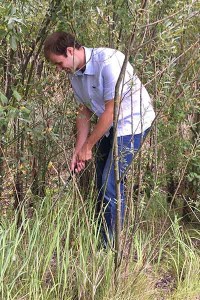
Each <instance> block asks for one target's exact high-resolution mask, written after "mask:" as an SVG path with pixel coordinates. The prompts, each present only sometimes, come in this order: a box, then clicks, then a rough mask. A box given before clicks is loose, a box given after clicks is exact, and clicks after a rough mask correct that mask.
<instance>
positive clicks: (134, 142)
mask: <svg viewBox="0 0 200 300" xmlns="http://www.w3.org/2000/svg"><path fill="white" fill-rule="evenodd" d="M146 133H147V131H146V132H145V133H144V134H143V135H142V134H136V135H134V136H132V135H128V136H122V137H118V154H119V172H120V176H122V175H123V173H124V171H125V170H126V168H127V167H128V166H129V165H130V163H131V162H132V159H133V155H134V153H135V152H137V151H138V149H139V147H140V145H141V142H142V140H143V138H144V136H145V135H146ZM114 178H115V176H114V162H113V156H112V149H111V150H110V152H109V155H108V158H107V161H106V164H105V167H104V171H103V176H102V185H103V191H104V193H103V204H104V213H103V218H104V221H105V222H104V231H103V236H104V240H105V242H106V243H107V237H108V236H109V238H111V239H112V238H113V235H114V231H115V220H116V192H115V179H114ZM120 192H121V222H122V225H123V220H124V212H125V187H124V179H123V180H122V181H121V183H120ZM105 225H106V226H105Z"/></svg>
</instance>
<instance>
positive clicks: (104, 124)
mask: <svg viewBox="0 0 200 300" xmlns="http://www.w3.org/2000/svg"><path fill="white" fill-rule="evenodd" d="M113 112H114V100H110V101H106V102H105V111H104V112H103V114H102V115H101V116H100V117H99V120H98V122H97V124H96V126H95V127H94V130H93V131H92V132H91V134H90V135H89V136H88V138H87V139H86V140H85V142H84V144H83V146H82V148H81V149H80V151H79V152H78V155H77V156H78V160H79V161H83V162H85V161H86V160H89V159H91V158H92V148H93V147H94V145H95V144H96V143H97V142H98V141H99V140H100V138H101V137H102V136H103V135H104V134H105V133H106V131H107V130H108V129H109V128H110V126H111V125H112V123H113Z"/></svg>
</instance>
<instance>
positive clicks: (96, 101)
mask: <svg viewBox="0 0 200 300" xmlns="http://www.w3.org/2000/svg"><path fill="white" fill-rule="evenodd" d="M84 49H85V55H86V68H85V71H84V72H83V73H82V72H81V71H80V70H79V71H76V72H75V73H74V74H73V75H70V81H71V84H72V88H73V91H74V96H75V99H76V101H77V102H78V103H81V104H83V105H85V106H87V107H88V108H89V109H90V110H91V111H92V112H93V113H94V114H96V115H97V116H98V117H99V116H100V115H101V114H102V113H103V112H104V110H105V101H108V100H112V99H114V96H115V86H116V83H117V80H118V77H119V74H120V71H121V68H122V64H123V61H124V58H125V56H124V54H123V53H121V52H120V51H118V50H114V49H110V48H86V47H84ZM120 92H121V105H120V114H119V120H118V128H117V135H118V136H124V135H130V134H138V133H141V132H142V131H144V130H146V129H147V128H149V127H150V126H151V123H152V121H153V120H154V118H155V113H154V110H153V107H152V103H151V99H150V96H149V94H148V92H147V90H146V88H145V87H144V86H143V85H142V83H141V81H140V79H139V78H138V77H137V76H136V75H135V74H134V70H133V67H132V66H131V64H130V63H128V65H127V68H126V72H125V77H124V80H123V82H122V84H121V87H120Z"/></svg>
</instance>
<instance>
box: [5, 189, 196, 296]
mask: <svg viewBox="0 0 200 300" xmlns="http://www.w3.org/2000/svg"><path fill="white" fill-rule="evenodd" d="M93 198H94V197H93ZM154 200H155V201H154V202H152V205H151V207H149V210H148V211H149V212H151V215H148V214H144V216H143V219H142V220H140V221H141V225H140V226H139V228H138V230H137V231H136V232H135V233H134V235H133V236H130V235H129V238H128V242H129V241H130V239H133V243H132V246H131V248H130V249H129V252H130V253H129V255H127V253H126V245H124V249H125V251H124V254H123V259H122V264H121V272H120V281H119V282H120V283H119V286H118V287H115V286H114V253H113V252H112V251H111V250H110V249H107V250H106V251H105V250H104V249H102V248H101V246H100V237H99V229H98V226H97V222H96V220H95V217H94V201H93V200H92V195H90V197H89V198H88V199H87V201H85V202H84V203H82V202H81V201H80V199H79V196H78V194H77V193H74V192H72V191H68V192H67V193H63V194H60V195H59V199H58V201H56V203H55V194H52V193H49V195H47V196H46V198H45V199H44V200H43V201H42V202H40V203H38V204H37V207H36V208H35V210H34V213H33V216H32V217H31V218H26V217H25V212H24V214H23V217H22V219H23V222H22V228H21V229H19V228H17V226H16V220H15V219H14V220H8V219H5V217H4V219H3V218H2V219H1V222H0V224H1V225H0V299H2V300H11V299H12V300H14V299H16V300H19V299H28V300H40V299H45V300H50V299H52V300H70V299H71V300H72V299H73V300H74V299H85V300H90V299H91V300H93V299H97V300H102V299H103V300H106V299H113V300H114V299H115V300H117V299H120V300H121V299H124V300H125V299H126V300H127V299H137V300H140V299H141V300H142V299H192V300H193V299H196V297H198V296H199V295H200V285H199V279H200V278H199V270H200V256H199V254H200V253H199V252H200V249H199V248H198V247H197V246H198V245H199V242H200V239H199V232H198V230H193V229H190V230H188V229H187V228H184V227H183V226H182V225H181V220H180V219H178V217H174V218H171V219H170V218H168V221H167V223H166V226H165V228H164V231H163V234H162V235H159V230H160V228H161V224H162V221H163V218H164V216H165V213H166V206H165V205H163V203H165V202H164V200H162V199H161V198H159V197H157V198H155V199H154ZM155 202H156V203H155ZM83 205H84V210H83ZM154 209H156V211H157V212H158V211H160V216H159V214H157V215H156V217H155V211H154ZM84 211H86V212H87V216H86V215H85V213H84ZM86 217H87V222H86ZM88 224H89V228H88ZM130 232H131V231H130ZM127 260H128V261H127ZM166 274H170V276H171V278H172V279H173V280H172V282H171V283H169V284H168V286H167V288H166V284H165V287H164V288H163V287H162V284H160V285H159V284H158V282H161V283H162V278H164V276H165V275H166ZM163 280H164V279H163Z"/></svg>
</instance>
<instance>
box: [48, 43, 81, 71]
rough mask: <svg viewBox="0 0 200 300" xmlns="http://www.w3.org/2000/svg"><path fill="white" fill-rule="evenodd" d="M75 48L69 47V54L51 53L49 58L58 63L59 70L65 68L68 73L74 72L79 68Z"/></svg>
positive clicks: (55, 63) (67, 52)
mask: <svg viewBox="0 0 200 300" xmlns="http://www.w3.org/2000/svg"><path fill="white" fill-rule="evenodd" d="M73 50H74V49H73V48H72V49H71V48H70V49H69V48H67V50H66V55H67V56H64V55H58V54H55V53H51V54H50V56H49V60H50V61H51V62H52V63H53V64H54V65H56V68H57V70H58V71H61V70H65V71H66V72H67V73H74V72H75V71H76V70H77V69H78V61H77V57H76V55H74V51H73Z"/></svg>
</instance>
